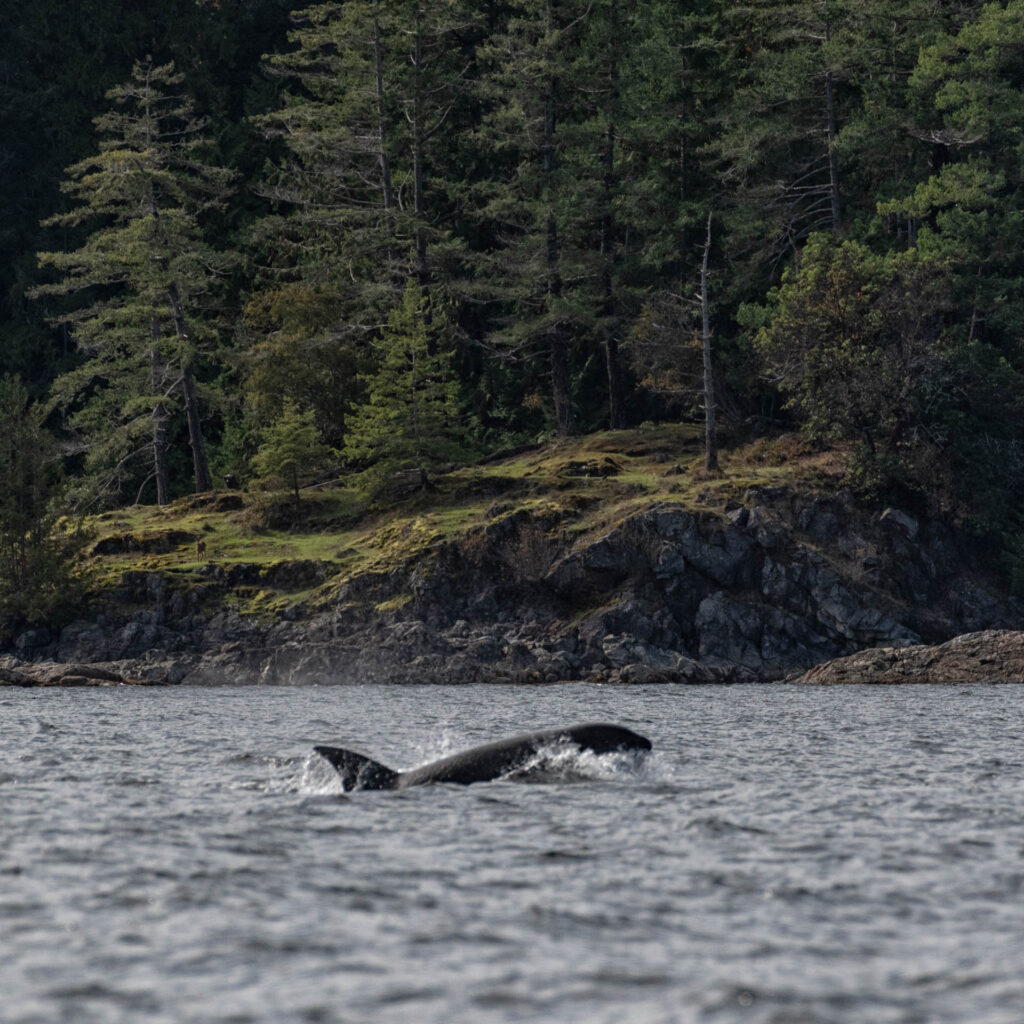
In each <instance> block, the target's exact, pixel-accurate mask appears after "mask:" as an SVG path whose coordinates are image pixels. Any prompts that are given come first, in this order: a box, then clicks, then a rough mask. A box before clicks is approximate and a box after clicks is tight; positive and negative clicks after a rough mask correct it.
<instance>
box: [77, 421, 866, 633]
mask: <svg viewBox="0 0 1024 1024" xmlns="http://www.w3.org/2000/svg"><path fill="white" fill-rule="evenodd" d="M702 445H703V426H702V425H701V424H660V425H645V426H644V427H643V428H642V429H638V430H622V431H604V432H601V433H597V434H592V435H589V436H587V437H582V438H564V439H559V440H557V441H553V442H552V443H550V444H548V445H545V446H543V447H540V448H537V449H533V450H530V451H527V452H523V453H520V454H517V455H513V456H510V457H509V458H507V459H499V460H495V461H493V462H488V463H486V464H482V465H479V466H472V467H463V468H460V469H458V470H456V471H454V472H452V473H450V474H448V475H447V476H442V477H438V478H437V480H436V481H435V487H434V488H433V489H431V490H428V491H425V492H417V493H416V494H414V495H410V496H409V497H408V498H406V499H404V500H401V501H396V502H395V503H394V504H392V505H391V506H389V507H386V508H385V507H381V506H379V505H378V506H374V505H373V504H372V503H371V501H370V499H369V498H368V497H367V496H366V495H364V494H361V493H360V492H359V491H357V490H355V489H353V488H349V487H346V486H344V484H343V483H342V482H337V483H334V484H327V485H319V486H318V487H316V488H306V489H304V491H303V501H302V502H301V504H300V505H299V506H294V507H293V506H290V505H282V506H280V507H278V508H276V509H275V516H278V515H280V516H283V517H284V518H283V521H281V522H277V523H275V528H261V527H260V526H259V518H260V516H254V515H253V503H254V502H255V503H257V504H258V502H259V501H260V500H262V499H260V498H255V499H254V498H253V497H252V496H250V495H244V496H243V497H244V500H245V502H246V507H245V508H243V509H240V510H234V511H217V510H216V508H215V505H216V501H217V498H216V496H211V495H195V496H191V497H188V498H182V499H179V500H178V501H175V502H173V503H172V504H170V505H167V506H165V507H163V508H158V507H156V506H133V507H131V508H126V509H119V510H115V511H112V512H107V513H104V514H103V515H100V516H97V517H96V518H95V519H94V520H93V521H92V523H91V524H90V527H91V529H92V530H93V531H94V534H95V538H96V540H95V542H94V543H95V544H99V543H100V542H102V541H103V540H104V539H109V538H117V537H124V536H128V535H137V536H139V537H143V536H147V535H154V534H157V533H165V534H170V533H171V532H172V531H176V532H177V534H178V535H179V536H181V537H184V536H188V537H189V538H196V537H201V538H202V539H203V540H204V541H205V544H206V557H205V559H203V560H200V559H197V556H196V548H195V543H194V540H192V539H190V540H188V541H187V542H186V541H182V543H180V544H177V545H176V546H175V547H174V548H173V549H172V550H170V551H167V552H163V553H156V552H143V551H119V552H111V553H109V554H97V555H96V556H95V557H94V558H93V563H94V565H93V568H94V569H95V571H96V574H97V580H98V586H99V588H100V589H101V590H102V589H109V588H110V587H113V586H116V585H117V584H118V583H119V582H120V579H121V574H122V573H124V572H126V571H130V570H141V571H159V572H163V573H167V574H170V575H173V576H174V577H175V578H176V580H177V581H179V582H180V583H181V585H187V586H195V587H203V588H204V589H205V590H208V591H209V592H210V594H211V595H213V594H214V593H217V594H218V595H219V596H218V597H217V598H216V600H218V601H220V602H224V601H226V600H227V599H228V595H226V594H225V592H224V591H223V589H220V590H218V586H220V587H221V588H222V586H223V585H222V584H221V585H218V584H216V582H215V581H212V580H210V579H209V578H208V577H207V576H204V575H201V574H199V570H200V569H201V567H202V564H203V563H213V564H219V565H224V566H231V565H235V564H239V563H249V564H255V565H259V566H265V567H267V568H271V567H273V566H275V565H277V564H279V563H281V562H286V561H315V562H321V563H326V564H327V565H329V566H331V567H333V569H334V571H335V575H334V576H333V578H331V579H330V580H328V581H327V582H325V583H324V584H322V585H321V586H319V587H316V588H313V589H312V590H309V591H305V592H302V593H301V594H300V593H284V592H282V591H278V590H275V589H273V588H270V587H266V588H265V589H263V590H260V591H254V592H253V593H246V594H241V595H239V596H240V597H241V599H242V604H243V605H244V610H246V611H249V612H251V613H254V614H260V615H267V616H273V615H275V614H278V613H279V612H280V611H281V610H282V609H283V608H284V607H286V606H287V605H290V604H295V603H300V602H301V603H304V604H307V605H309V606H311V607H315V606H321V605H323V604H325V603H327V602H330V601H333V600H335V599H336V598H337V595H338V594H339V593H340V591H341V589H342V587H343V586H344V585H345V583H346V581H348V580H350V579H351V578H353V577H355V576H357V575H359V574H361V573H364V572H366V571H375V572H389V571H391V570H392V569H394V568H395V567H397V566H399V565H402V564H403V563H406V562H407V561H408V560H409V559H410V558H412V557H417V556H420V555H422V554H423V553H424V552H426V551H428V550H431V549H433V548H437V547H439V546H440V545H442V544H445V543H449V542H455V541H458V540H460V539H463V538H467V537H471V536H475V535H477V534H479V533H480V531H481V530H482V528H483V527H484V526H486V525H488V524H496V523H500V522H501V521H502V519H504V518H506V517H509V516H523V515H524V514H525V516H526V517H528V518H529V520H530V521H532V522H533V523H534V524H536V525H537V526H539V527H540V528H541V529H543V530H544V531H545V532H547V534H548V535H549V536H550V537H551V538H552V540H553V541H557V542H558V543H559V544H562V545H572V544H575V543H579V542H584V541H586V540H588V539H591V538H594V537H596V536H599V535H600V534H601V533H603V532H607V531H608V530H610V529H612V528H613V527H614V526H615V524H616V523H619V522H622V521H623V520H625V519H626V518H628V517H629V516H630V515H633V514H635V513H637V512H639V511H642V510H643V509H645V508H649V507H650V506H651V505H652V504H654V503H656V502H659V501H671V502H675V503H679V504H681V505H683V506H684V507H689V508H692V509H694V510H704V511H707V510H709V509H713V510H720V509H721V508H722V506H723V505H724V504H725V503H726V502H727V501H728V500H730V499H741V498H742V496H743V493H744V492H745V491H746V490H747V489H748V488H749V487H752V486H757V485H762V486H763V485H768V486H773V485H780V484H785V485H789V486H793V487H799V488H801V489H803V490H814V489H816V488H817V487H821V488H822V489H833V490H834V489H835V487H836V486H837V481H838V479H839V477H840V475H841V474H842V472H843V471H844V470H845V467H846V461H847V453H846V452H845V451H843V450H842V449H835V448H834V449H829V450H819V449H815V448H813V447H812V446H810V445H809V444H808V443H807V442H806V441H805V440H803V439H802V438H799V437H797V436H795V435H789V436H785V437H782V438H776V439H774V440H765V439H761V440H758V441H755V442H753V443H751V444H747V445H734V446H732V447H725V448H723V451H722V452H721V456H720V459H721V466H722V469H721V472H720V473H718V474H715V475H708V474H707V473H705V472H704V469H703V456H702ZM608 460H610V461H611V462H614V464H615V467H616V469H617V471H616V472H615V473H614V475H610V476H589V477H588V476H575V475H567V474H566V473H565V467H566V466H567V464H571V463H577V464H578V463H587V462H600V463H602V464H605V465H606V464H607V461H608ZM264 511H265V510H264ZM211 599H212V597H211ZM394 600H396V601H397V600H405V599H400V598H396V599H394ZM390 606H391V602H386V603H385V606H382V609H381V610H385V611H386V610H389V609H390ZM396 607H398V606H396Z"/></svg>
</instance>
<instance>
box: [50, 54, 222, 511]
mask: <svg viewBox="0 0 1024 1024" xmlns="http://www.w3.org/2000/svg"><path fill="white" fill-rule="evenodd" d="M183 81H184V78H183V76H182V75H180V74H176V73H175V71H174V68H173V65H163V66H160V67H157V66H155V65H154V64H153V63H152V62H151V61H148V60H147V61H146V62H144V63H139V64H136V66H135V69H134V71H133V74H132V78H131V81H129V82H127V83H125V84H124V85H122V86H119V87H117V88H115V89H112V90H111V91H110V92H109V93H108V98H109V99H110V100H112V101H113V108H112V109H111V110H110V111H109V112H108V113H106V114H103V115H101V116H100V117H98V118H97V119H96V127H97V130H98V131H99V133H100V134H101V136H102V139H101V141H100V145H99V152H98V153H97V154H96V155H95V156H92V157H89V158H88V159H86V160H82V161H80V162H79V163H77V164H74V165H72V166H71V167H70V168H68V172H67V175H68V177H67V181H66V182H65V184H64V191H66V192H67V193H68V194H69V195H70V196H72V197H73V199H74V200H76V201H77V202H78V203H79V205H77V206H75V207H74V208H73V209H72V210H70V211H69V212H67V213H62V214H58V215H57V216H55V217H53V218H51V220H50V221H49V223H50V224H52V225H58V226H68V227H71V226H78V225H84V226H86V227H87V228H88V229H89V233H88V234H87V236H86V239H85V241H84V243H83V244H82V245H81V246H80V247H79V248H77V249H75V250H73V251H71V252H44V253H40V255H39V259H40V262H41V263H42V264H43V265H44V266H52V267H54V268H55V269H56V270H58V271H59V272H60V273H61V274H62V277H61V279H60V280H59V281H57V282H55V283H52V284H47V285H43V286H41V287H39V288H38V289H37V290H36V291H37V294H41V295H72V296H75V297H76V301H77V304H78V305H77V308H76V309H74V310H73V311H72V312H69V313H65V314H62V315H61V316H60V317H58V318H57V319H59V320H60V321H63V322H65V323H67V324H68V325H69V328H70V331H71V333H72V335H73V337H74V340H75V342H76V344H77V346H78V349H79V351H80V352H81V354H82V356H83V360H82V362H81V364H80V365H79V366H78V367H77V368H75V369H74V370H72V371H71V372H69V373H67V374H64V375H63V376H62V377H60V378H59V379H58V380H57V381H56V382H55V384H54V391H53V394H54V399H55V401H56V402H57V403H59V404H60V405H62V406H64V407H67V408H69V409H72V410H74V416H73V418H72V423H73V424H74V425H76V426H77V427H79V428H81V429H82V430H83V432H84V433H85V435H86V438H87V442H88V445H89V461H90V464H91V465H92V466H93V467H94V468H95V469H97V470H98V471H102V472H106V473H108V474H109V477H108V480H109V482H110V483H111V484H112V485H114V486H115V487H116V486H117V485H119V484H120V483H122V481H124V480H125V478H126V472H125V470H126V466H128V465H129V464H130V463H131V462H132V461H134V460H136V459H137V458H138V457H139V456H141V455H143V454H145V453H149V456H150V458H151V459H152V471H151V474H150V478H151V479H155V481H156V497H157V502H158V503H160V504H163V503H164V502H166V501H167V500H168V499H169V495H170V487H171V480H170V470H169V458H168V448H169V446H170V444H171V442H172V438H171V435H170V429H169V428H170V420H171V416H172V414H173V412H174V411H175V409H176V408H178V407H179V406H180V407H181V408H182V409H183V411H184V414H185V418H186V422H187V433H188V442H189V445H190V447H191V451H192V463H193V473H194V483H195V488H196V490H197V491H204V490H209V489H210V488H211V487H212V479H211V476H210V470H209V464H208V460H207V455H206V442H205V438H204V433H203V426H202V411H201V407H200V392H199V387H198V384H197V382H196V378H195V374H196V367H197V365H198V363H199V359H200V352H201V346H202V344H203V343H204V342H206V341H207V340H209V338H210V337H211V334H212V331H211V328H210V326H209V324H208V322H207V321H206V319H205V317H204V312H203V301H204V298H205V297H206V296H207V295H208V294H209V293H210V291H211V290H213V289H215V288H216V287H217V284H218V278H219V277H220V276H221V275H222V274H223V273H225V272H226V271H227V269H228V268H229V266H230V265H231V263H232V257H231V256H230V255H228V254H225V253H221V252H217V251H215V250H214V249H213V248H212V247H211V246H209V245H208V244H206V242H205V241H204V239H203V230H202V220H201V218H202V215H203V213H204V211H205V210H206V209H208V208H209V207H211V206H217V205H219V204H221V203H222V202H223V201H224V198H225V196H226V195H227V193H228V190H229V187H230V182H231V179H232V175H231V174H230V172H228V171H226V170H223V169H220V168H217V167H213V166H211V165H209V164H207V163H206V162H204V160H203V157H202V150H203V148H204V146H205V145H206V141H205V139H204V138H203V136H202V127H203V125H202V122H201V121H200V120H199V118H198V117H197V116H196V114H195V112H194V110H193V107H192V104H191V102H190V101H189V100H188V99H187V98H186V97H185V96H183V95H182V94H181V93H180V91H179V90H180V87H181V85H182V83H183ZM140 492H141V489H140Z"/></svg>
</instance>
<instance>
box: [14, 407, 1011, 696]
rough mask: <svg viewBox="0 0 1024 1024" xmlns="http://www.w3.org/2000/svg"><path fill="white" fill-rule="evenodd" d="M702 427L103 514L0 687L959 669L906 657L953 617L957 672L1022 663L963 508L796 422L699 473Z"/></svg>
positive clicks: (978, 672) (684, 678)
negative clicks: (75, 593) (64, 594)
mask: <svg viewBox="0 0 1024 1024" xmlns="http://www.w3.org/2000/svg"><path fill="white" fill-rule="evenodd" d="M702 431H703V427H702V425H701V424H662V425H653V424H649V425H646V426H644V427H643V428H640V429H636V430H624V431H607V432H602V433H599V434H594V435H590V436H587V437H582V438H574V439H564V440H557V441H553V442H551V443H549V444H546V445H537V446H531V447H530V448H529V449H527V450H525V451H519V452H516V453H510V454H507V455H506V456H505V457H503V458H492V459H488V460H486V461H484V462H482V463H480V464H479V465H477V466H475V467H460V468H453V469H451V470H450V471H449V472H447V473H441V474H438V475H437V476H436V477H435V480H434V482H433V483H432V485H431V486H430V487H429V488H426V489H424V488H422V487H421V486H420V484H419V482H418V481H413V480H406V479H404V478H402V477H396V478H395V479H394V480H393V481H391V483H390V490H389V493H388V494H387V495H386V497H385V498H378V499H376V500H373V499H370V498H368V497H366V496H365V494H364V493H363V492H361V491H358V490H354V489H353V488H351V487H348V486H346V485H345V482H344V481H341V480H324V481H319V482H313V483H312V484H310V485H309V486H306V487H304V488H302V489H301V491H300V500H299V501H298V502H295V500H294V495H291V494H288V493H284V492H272V491H271V492H261V491H255V490H254V491H246V492H243V491H238V490H231V491H214V492H209V493H207V494H202V495H195V496H192V497H189V498H183V499H180V500H178V501H176V502H174V503H171V504H169V505H167V506H164V507H158V506H136V507H133V508H128V509H120V510H114V511H111V512H107V513H104V514H102V515H100V516H97V517H95V518H94V519H93V520H92V521H91V522H90V523H89V524H88V525H89V530H90V532H91V540H90V543H89V548H88V562H89V573H90V577H91V580H92V589H91V592H90V595H89V597H88V599H87V601H86V602H85V603H84V604H83V605H82V608H81V609H80V610H79V611H78V612H77V613H76V614H75V618H74V620H73V621H70V622H65V624H64V625H63V626H59V625H57V624H56V622H55V623H54V624H53V625H52V626H50V625H46V624H36V625H35V626H33V627H32V628H28V629H25V630H23V631H22V632H21V633H19V634H18V635H17V636H15V637H14V638H13V642H12V643H11V644H10V645H9V647H8V650H9V651H10V653H9V655H8V656H7V657H6V659H4V660H3V661H0V683H4V684H6V685H11V686H18V685H22V686H28V685H68V686H97V685H98V686H106V685H119V684H123V683H134V682H140V683H147V684H161V683H177V682H193V683H195V682H203V683H217V682H228V683H233V682H267V683H274V682H291V683H307V682H312V683H329V682H363V681H370V682H397V683H401V682H451V683H459V682H482V681H493V682H498V683H523V684H528V683H556V682H569V681H578V680H589V681H595V682H609V683H630V682H641V683H642V682H691V683H713V682H722V683H728V682H759V681H787V680H790V681H791V680H796V681H799V682H807V683H809V682H837V681H842V682H858V681H863V682H870V681H879V682H895V681H916V680H921V681H925V680H928V681H953V680H952V679H950V678H947V677H941V678H940V676H941V673H940V674H939V675H936V674H935V670H934V668H933V663H932V661H930V660H927V659H925V660H921V658H922V657H924V655H923V652H926V651H929V650H931V648H930V646H929V645H932V644H936V643H944V642H946V641H948V640H950V639H951V638H952V637H954V636H957V635H959V634H963V633H979V634H980V635H979V636H978V637H976V638H975V639H973V640H972V641H971V642H970V643H966V642H965V643H963V644H961V645H960V646H959V647H956V649H955V651H953V650H952V649H950V651H951V656H952V654H955V655H956V659H954V660H953V661H952V662H951V664H953V665H955V666H957V667H958V670H959V671H961V672H962V673H963V679H962V681H964V682H967V681H972V680H973V681H977V680H982V679H984V680H987V679H996V678H1002V677H1003V676H1001V675H1000V673H1001V672H1002V673H1003V675H1004V676H1005V675H1006V672H1010V673H1011V674H1010V675H1009V676H1006V678H1007V679H1016V680H1018V681H1024V672H1022V670H1021V664H1022V663H1019V662H1018V661H1014V660H1013V657H1014V655H1013V650H1014V645H1015V644H1017V645H1020V644H1021V635H1020V634H1016V633H1013V632H1011V631H1005V632H1001V633H980V631H982V630H985V629H989V628H990V627H992V626H993V625H999V626H1000V627H1003V628H1004V629H1005V628H1006V627H1012V626H1013V625H1014V623H1015V622H1018V621H1020V607H1019V605H1018V604H1017V602H1016V601H1015V600H1013V599H1012V598H1009V597H1008V596H1007V595H1006V594H1005V591H1004V590H1003V589H1001V588H1000V586H999V580H998V576H997V575H996V574H995V573H993V572H991V571H986V569H985V567H984V563H983V561H982V560H980V559H979V558H977V557H976V554H977V553H976V552H975V551H974V550H973V549H972V541H971V538H970V537H969V536H968V535H966V534H964V533H962V532H960V531H958V530H957V528H956V525H955V524H954V523H952V522H951V521H949V520H948V519H944V518H943V517H942V516H939V515H933V516H929V515H928V514H927V512H926V511H925V512H922V511H921V510H915V512H914V514H912V513H910V512H907V511H906V510H901V509H897V508H893V507H877V506H876V507H868V506H865V505H864V504H863V503H858V502H857V501H855V500H854V499H853V497H852V496H851V495H850V493H849V492H848V491H845V490H844V488H843V480H844V478H845V474H846V473H847V472H848V467H849V459H850V449H849V447H844V446H823V445H816V444H813V443H811V442H809V441H808V440H806V439H805V438H803V437H801V436H799V435H795V434H788V435H781V436H778V437H776V438H774V439H765V438H759V439H755V440H753V441H749V442H746V443H741V442H740V441H738V440H736V439H731V443H728V444H726V445H724V446H723V447H722V450H721V453H720V468H719V470H718V471H717V472H713V473H709V472H707V470H706V469H705V468H704V461H703V451H702ZM990 642H991V643H990ZM987 644H990V646H991V649H992V652H995V653H994V654H993V653H991V652H990V653H986V645H987ZM904 649H906V650H907V651H912V652H917V655H915V657H909V656H906V657H905V656H904V655H902V654H901V653H900V652H901V651H902V650H904ZM940 653H942V652H941V650H940ZM850 655H853V656H854V660H852V661H851V660H849V656H850ZM858 657H859V658H860V659H861V660H859V661H858V660H856V659H857V658H858ZM837 658H838V659H843V658H846V661H837V662H836V663H835V664H836V667H835V668H834V669H831V670H830V669H828V668H827V667H826V668H822V667H821V666H822V665H826V666H827V665H828V664H829V663H831V662H833V660H834V659H837ZM915 659H916V660H915ZM957 659H958V660H957ZM993 659H994V660H993ZM1000 659H1002V660H1000ZM844 666H845V667H844ZM1000 666H1002V667H1000Z"/></svg>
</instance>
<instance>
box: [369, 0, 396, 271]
mask: <svg viewBox="0 0 1024 1024" xmlns="http://www.w3.org/2000/svg"><path fill="white" fill-rule="evenodd" d="M378 6H379V5H378ZM373 61H374V69H375V71H376V79H377V82H376V85H377V142H378V145H379V146H380V155H379V160H380V180H381V192H382V199H383V203H384V220H385V223H386V225H387V236H388V266H389V268H393V267H394V264H395V250H394V237H395V221H394V209H395V192H394V188H393V187H392V184H391V158H390V157H389V156H388V131H387V118H386V116H385V111H384V47H383V44H382V43H381V38H380V21H379V19H378V17H377V12H376V10H375V11H374V14H373Z"/></svg>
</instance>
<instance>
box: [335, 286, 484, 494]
mask: <svg viewBox="0 0 1024 1024" xmlns="http://www.w3.org/2000/svg"><path fill="white" fill-rule="evenodd" d="M445 333H446V332H445V317H444V314H443V312H442V311H441V310H440V309H438V308H437V307H436V306H435V305H434V304H433V303H432V302H431V300H430V296H429V294H428V293H427V292H426V291H425V290H424V289H423V288H421V287H420V286H419V285H418V284H417V283H416V281H415V279H412V278H410V280H409V282H408V283H407V284H406V287H405V291H404V293H403V295H402V299H401V302H400V303H399V305H398V306H396V308H395V309H394V310H393V311H392V312H391V315H390V316H389V317H388V323H387V327H386V328H385V330H384V331H383V332H382V334H381V336H380V339H379V341H378V342H377V345H378V346H379V348H380V353H379V360H378V363H377V369H376V371H375V372H374V373H373V374H372V375H371V376H370V377H369V378H368V379H367V380H366V399H365V401H364V402H363V403H362V404H361V405H359V406H358V407H357V408H356V409H355V410H353V412H352V415H351V416H350V418H349V425H348V433H347V437H346V442H345V449H344V451H345V454H346V455H347V456H348V457H349V458H351V459H356V460H359V461H361V462H363V463H367V464H368V469H367V474H368V478H369V479H371V480H373V481H374V482H376V483H379V482H381V481H383V480H385V479H386V478H387V477H388V476H390V475H392V474H394V473H399V472H414V473H415V474H416V475H417V478H418V480H419V483H420V485H421V486H423V487H425V486H427V484H428V483H429V472H430V471H431V470H432V469H433V468H434V467H435V466H436V465H438V464H439V463H446V462H452V461H458V460H459V459H460V458H461V457H462V456H463V453H464V443H465V439H464V437H463V436H462V435H463V431H462V423H461V420H460V416H459V402H458V392H459V385H458V381H457V380H456V379H455V376H454V374H453V373H452V353H451V351H449V350H446V349H445V348H444V347H443V345H442V341H443V339H444V337H445Z"/></svg>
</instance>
